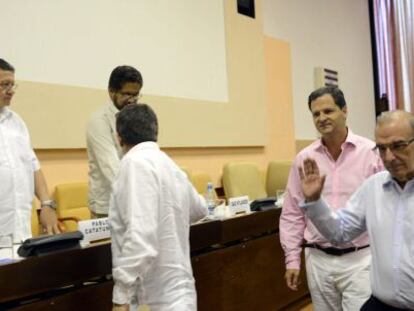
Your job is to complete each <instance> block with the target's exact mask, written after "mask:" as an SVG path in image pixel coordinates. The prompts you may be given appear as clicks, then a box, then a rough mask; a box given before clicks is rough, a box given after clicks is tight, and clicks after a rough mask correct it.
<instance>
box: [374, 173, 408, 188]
mask: <svg viewBox="0 0 414 311" xmlns="http://www.w3.org/2000/svg"><path fill="white" fill-rule="evenodd" d="M392 185H395V186H396V187H398V188H399V189H401V187H400V185H399V184H398V182H397V181H396V180H395V179H394V177H392V175H391V174H390V173H388V174H387V177H386V178H385V180H384V183H383V184H382V186H383V188H384V189H386V188H390V187H391V186H392ZM412 185H414V178H413V179H410V180H409V181H407V183H406V184H405V186H404V189H407V188H408V187H411V186H412Z"/></svg>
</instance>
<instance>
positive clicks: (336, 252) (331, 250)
mask: <svg viewBox="0 0 414 311" xmlns="http://www.w3.org/2000/svg"><path fill="white" fill-rule="evenodd" d="M302 246H303V247H311V248H316V249H319V250H320V251H322V252H324V253H326V254H328V255H333V256H342V255H345V254H348V253H352V252H357V251H359V250H360V249H364V248H367V247H369V245H364V246H356V247H349V248H336V247H322V246H320V245H318V244H315V243H305V244H303V245H302Z"/></svg>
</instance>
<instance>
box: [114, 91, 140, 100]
mask: <svg viewBox="0 0 414 311" xmlns="http://www.w3.org/2000/svg"><path fill="white" fill-rule="evenodd" d="M118 94H119V95H121V96H122V98H123V99H125V100H129V99H133V100H138V99H140V98H141V97H142V95H141V94H139V93H138V94H132V93H128V92H118Z"/></svg>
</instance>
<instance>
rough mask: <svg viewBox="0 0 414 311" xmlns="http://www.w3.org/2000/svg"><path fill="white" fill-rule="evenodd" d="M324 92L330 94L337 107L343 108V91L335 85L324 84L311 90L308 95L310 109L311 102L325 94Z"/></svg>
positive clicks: (344, 104) (344, 103) (344, 102)
mask: <svg viewBox="0 0 414 311" xmlns="http://www.w3.org/2000/svg"><path fill="white" fill-rule="evenodd" d="M325 94H330V95H331V96H332V98H333V100H334V102H335V105H337V106H338V107H339V108H341V109H342V108H344V107H345V106H346V101H345V96H344V93H343V92H342V91H341V89H340V88H338V87H337V86H324V87H321V88H319V89H317V90H315V91H313V92H312V93H311V94H310V95H309V97H308V107H309V110H311V103H312V102H313V101H314V100H315V99H317V98H319V97H321V96H323V95H325Z"/></svg>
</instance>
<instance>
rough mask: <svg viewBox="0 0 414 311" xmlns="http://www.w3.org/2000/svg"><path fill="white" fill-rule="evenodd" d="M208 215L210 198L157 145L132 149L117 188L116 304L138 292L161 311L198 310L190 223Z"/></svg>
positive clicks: (113, 209)
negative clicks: (192, 264)
mask: <svg viewBox="0 0 414 311" xmlns="http://www.w3.org/2000/svg"><path fill="white" fill-rule="evenodd" d="M205 215H207V207H206V203H205V200H204V199H203V197H202V196H200V195H199V194H198V193H197V191H196V190H195V189H194V188H193V186H192V185H191V183H190V181H189V180H188V178H187V176H186V174H185V173H184V172H183V171H182V170H181V169H180V168H179V167H178V166H177V165H176V164H175V163H174V162H173V161H172V160H171V159H170V158H169V157H168V156H167V155H166V154H165V153H164V152H162V151H161V150H160V149H159V147H158V145H157V144H156V143H154V142H144V143H141V144H138V145H136V146H135V147H134V148H132V149H131V150H130V151H129V152H128V153H127V154H126V155H125V156H124V157H123V159H122V161H121V164H120V170H119V174H118V176H117V178H116V181H115V183H114V185H113V195H112V198H111V204H110V211H109V221H110V226H111V237H112V275H113V279H114V282H115V285H114V291H113V302H114V303H119V304H124V303H129V302H130V301H131V297H132V296H133V295H135V294H137V296H138V300H139V303H140V304H148V305H150V307H151V310H152V311H156V310H162V311H167V310H189V311H190V310H191V311H193V310H196V309H197V304H196V291H195V287H194V278H193V275H192V268H191V261H190V245H189V227H190V223H191V222H194V221H197V220H199V219H201V218H203V217H204V216H205Z"/></svg>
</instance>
